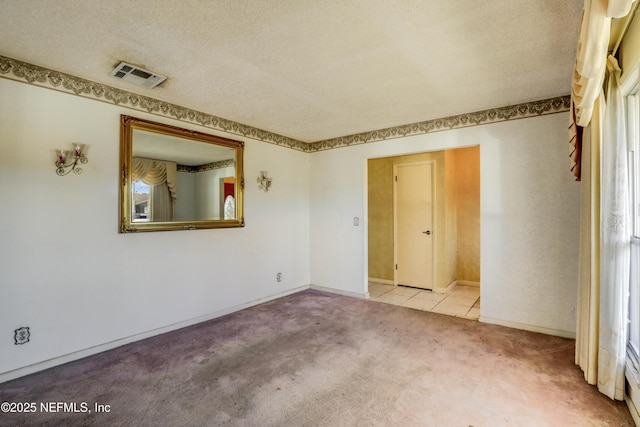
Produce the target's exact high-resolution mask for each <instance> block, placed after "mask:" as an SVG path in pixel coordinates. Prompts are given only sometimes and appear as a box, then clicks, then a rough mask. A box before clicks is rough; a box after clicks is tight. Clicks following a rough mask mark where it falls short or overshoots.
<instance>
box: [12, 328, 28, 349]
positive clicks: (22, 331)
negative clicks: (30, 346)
mask: <svg viewBox="0 0 640 427" xmlns="http://www.w3.org/2000/svg"><path fill="white" fill-rule="evenodd" d="M13 332H14V334H13V340H14V341H15V344H16V345H20V344H26V343H28V342H29V338H30V337H31V333H30V332H29V327H28V326H23V327H21V328H18V329H16V330H15V331H13Z"/></svg>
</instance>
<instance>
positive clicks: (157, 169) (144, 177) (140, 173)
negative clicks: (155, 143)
mask: <svg viewBox="0 0 640 427" xmlns="http://www.w3.org/2000/svg"><path fill="white" fill-rule="evenodd" d="M177 176H178V172H177V164H176V163H175V162H166V161H162V160H154V159H145V158H143V157H134V158H133V168H132V172H131V178H132V179H133V181H142V182H144V183H145V184H148V185H160V184H164V183H166V184H167V187H168V188H169V193H170V194H171V200H172V201H173V202H174V203H175V201H176V198H177V193H176V181H177Z"/></svg>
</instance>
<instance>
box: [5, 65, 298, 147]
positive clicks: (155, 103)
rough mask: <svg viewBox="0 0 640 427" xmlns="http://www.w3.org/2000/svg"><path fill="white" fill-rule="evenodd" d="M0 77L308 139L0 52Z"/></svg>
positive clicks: (222, 127)
mask: <svg viewBox="0 0 640 427" xmlns="http://www.w3.org/2000/svg"><path fill="white" fill-rule="evenodd" d="M0 77H5V78H7V79H10V80H17V81H22V82H25V83H29V84H32V85H36V86H41V87H46V88H49V89H54V90H57V91H60V92H66V93H71V94H74V95H77V96H82V97H85V98H91V99H94V100H98V101H102V102H106V103H109V104H115V105H120V106H124V107H128V108H132V109H134V110H139V111H144V112H147V113H151V114H155V115H159V116H164V117H170V118H172V119H176V120H179V121H182V122H188V123H194V124H198V125H200V126H204V127H206V128H209V129H215V130H218V131H222V132H226V133H229V134H233V135H238V136H244V137H247V138H251V139H255V140H258V141H263V142H268V143H270V144H274V145H279V146H284V147H288V148H292V149H294V150H299V151H308V149H309V144H308V143H306V142H303V141H299V140H297V139H294V138H289V137H286V136H283V135H279V134H277V133H273V132H269V131H266V130H262V129H258V128H255V127H252V126H248V125H243V124H241V123H237V122H234V121H232V120H227V119H223V118H221V117H218V116H214V115H212V114H208V113H203V112H201V111H197V110H193V109H191V108H187V107H182V106H180V105H176V104H172V103H170V102H165V101H161V100H159V99H155V98H151V97H148V96H144V95H139V94H136V93H133V92H129V91H126V90H123V89H117V88H114V87H111V86H108V85H104V84H102V83H96V82H93V81H91V80H86V79H83V78H80V77H75V76H72V75H70V74H65V73H61V72H58V71H53V70H50V69H47V68H44V67H40V66H37V65H33V64H29V63H27V62H22V61H18V60H16V59H11V58H8V57H6V56H1V55H0Z"/></svg>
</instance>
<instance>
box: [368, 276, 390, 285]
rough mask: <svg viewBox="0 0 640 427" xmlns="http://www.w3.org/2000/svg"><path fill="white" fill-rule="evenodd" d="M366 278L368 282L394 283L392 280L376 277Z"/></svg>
mask: <svg viewBox="0 0 640 427" xmlns="http://www.w3.org/2000/svg"><path fill="white" fill-rule="evenodd" d="M368 280H369V281H370V282H375V283H382V284H383V285H395V283H393V280H389V279H378V278H377V277H369V279H368Z"/></svg>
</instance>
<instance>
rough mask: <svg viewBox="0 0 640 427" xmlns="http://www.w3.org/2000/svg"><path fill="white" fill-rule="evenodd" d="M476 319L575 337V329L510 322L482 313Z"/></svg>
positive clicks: (564, 336)
mask: <svg viewBox="0 0 640 427" xmlns="http://www.w3.org/2000/svg"><path fill="white" fill-rule="evenodd" d="M478 321H480V322H483V323H490V324H492V325H500V326H507V327H509V328H514V329H522V330H524V331H530V332H538V333H540V334H545V335H554V336H556V337H563V338H572V339H575V338H576V331H565V330H562V329H553V328H545V327H544V326H536V325H529V324H526V323H518V322H511V321H509V320H502V319H493V318H491V317H486V316H482V315H480V319H478Z"/></svg>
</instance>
